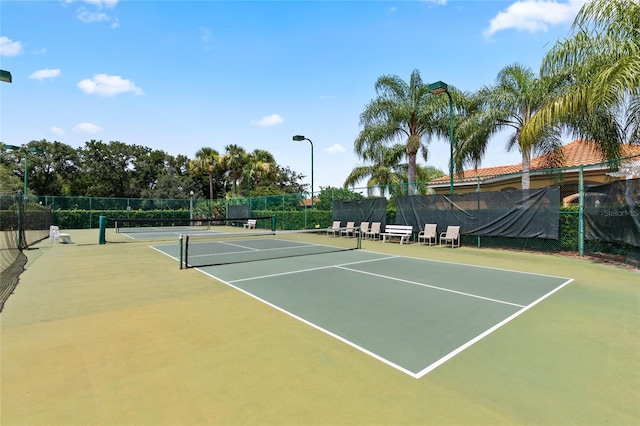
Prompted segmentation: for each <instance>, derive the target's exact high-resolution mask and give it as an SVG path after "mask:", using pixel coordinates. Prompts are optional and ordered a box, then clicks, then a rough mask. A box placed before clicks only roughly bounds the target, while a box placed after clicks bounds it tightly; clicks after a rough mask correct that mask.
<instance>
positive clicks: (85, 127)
mask: <svg viewBox="0 0 640 426" xmlns="http://www.w3.org/2000/svg"><path fill="white" fill-rule="evenodd" d="M73 131H74V132H76V133H88V134H91V135H94V134H96V133H99V132H101V131H102V127H100V126H96V125H95V124H91V123H80V124H76V125H75V126H73Z"/></svg>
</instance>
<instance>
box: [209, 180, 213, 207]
mask: <svg viewBox="0 0 640 426" xmlns="http://www.w3.org/2000/svg"><path fill="white" fill-rule="evenodd" d="M209 200H211V201H213V173H209Z"/></svg>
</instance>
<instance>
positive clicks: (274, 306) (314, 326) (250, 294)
mask: <svg viewBox="0 0 640 426" xmlns="http://www.w3.org/2000/svg"><path fill="white" fill-rule="evenodd" d="M195 269H197V270H198V271H199V272H202V273H203V274H205V275H208V276H209V277H211V278H213V279H215V280H217V281H220V282H222V283H224V284H226V285H228V286H229V287H231V288H234V289H236V290H238V291H240V292H242V293H244V294H246V295H247V296H249V297H252V298H253V299H255V300H258V301H260V302H262V303H264V304H265V305H267V306H270V307H272V308H273V309H275V310H277V311H280V312H282V313H283V314H285V315H288V316H290V317H292V318H294V319H296V320H298V321H300V322H302V323H304V324H306V325H308V326H310V327H312V328H315V329H316V330H318V331H320V332H322V333H324V334H326V335H328V336H331V337H333V338H334V339H337V340H339V341H341V342H342V343H344V344H346V345H348V346H351V347H352V348H354V349H356V350H358V351H360V352H363V353H365V354H367V355H369V356H371V357H373V358H375V359H377V360H378V361H380V362H382V363H384V364H387V365H388V366H390V367H392V368H395V369H396V370H399V371H401V372H403V373H405V374H407V375H409V376H411V377H414V378H417V377H416V375H415V373H413V372H411V371H410V370H407V369H406V368H404V367H402V366H401V365H398V364H396V363H394V362H392V361H389V360H388V359H386V358H384V357H382V356H380V355H378V354H376V353H375V352H371V351H370V350H368V349H366V348H364V347H362V346H360V345H357V344H356V343H353V342H352V341H351V340H347V339H346V338H344V337H342V336H340V335H338V334H335V333H334V332H332V331H329V330H327V329H326V328H323V327H320V326H319V325H317V324H314V323H312V322H311V321H308V320H306V319H304V318H302V317H300V316H298V315H296V314H294V313H293V312H289V311H287V310H286V309H284V308H281V307H280V306H278V305H274V304H273V303H271V302H269V301H267V300H265V299H263V298H261V297H258V296H256V295H255V294H253V293H251V292H249V291H246V290H244V289H242V288H240V287H236V286H235V285H233V284H231V282H229V281H225V280H222V279H220V278H218V277H216V276H215V275H211V274H209V273H208V272H205V271H203V270H202V269H200V268H195ZM314 269H323V268H314ZM277 275H284V274H277ZM237 281H244V280H237ZM234 282H236V281H234Z"/></svg>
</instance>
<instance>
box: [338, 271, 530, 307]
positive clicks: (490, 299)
mask: <svg viewBox="0 0 640 426" xmlns="http://www.w3.org/2000/svg"><path fill="white" fill-rule="evenodd" d="M336 268H339V269H344V270H345V271H351V272H358V273H361V274H365V275H372V276H374V277H378V278H385V279H388V280H392V281H400V282H402V283H406V284H411V285H417V286H420V287H428V288H432V289H434V290H440V291H446V292H447V293H455V294H460V295H462V296H467V297H473V298H476V299H483V300H488V301H489V302H496V303H502V304H505V305H511V306H517V307H519V308H524V305H519V304H517V303H511V302H507V301H505V300H499V299H492V298H490V297H484V296H479V295H477V294H472V293H465V292H463V291H457V290H451V289H448V288H444V287H438V286H435V285H429V284H423V283H419V282H416V281H410V280H405V279H402V278H396V277H390V276H388V275H381V274H374V273H373V272H367V271H359V270H357V269H351V268H345V267H344V266H336Z"/></svg>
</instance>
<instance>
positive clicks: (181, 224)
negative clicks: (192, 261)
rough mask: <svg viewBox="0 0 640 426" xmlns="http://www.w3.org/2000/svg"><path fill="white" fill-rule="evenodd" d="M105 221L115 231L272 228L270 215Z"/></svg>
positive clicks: (177, 231) (149, 231)
mask: <svg viewBox="0 0 640 426" xmlns="http://www.w3.org/2000/svg"><path fill="white" fill-rule="evenodd" d="M107 221H110V222H112V223H113V227H114V228H115V230H116V232H117V233H126V234H131V233H137V232H145V233H155V232H172V233H184V234H187V233H193V232H199V231H216V232H228V231H229V230H233V229H234V228H238V227H239V228H249V227H248V226H245V225H247V224H248V223H250V222H253V223H254V224H255V225H252V226H251V228H256V229H259V228H264V229H272V217H271V216H268V217H258V218H236V219H212V218H208V219H181V218H172V219H167V218H158V219H128V218H108V219H107Z"/></svg>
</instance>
